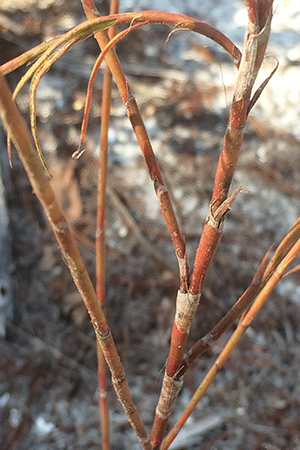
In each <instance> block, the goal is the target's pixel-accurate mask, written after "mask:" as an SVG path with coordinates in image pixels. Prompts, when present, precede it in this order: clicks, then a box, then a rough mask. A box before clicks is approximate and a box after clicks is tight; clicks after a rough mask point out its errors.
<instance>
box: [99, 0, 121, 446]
mask: <svg viewBox="0 0 300 450" xmlns="http://www.w3.org/2000/svg"><path fill="white" fill-rule="evenodd" d="M118 11H119V1H118V0H112V1H111V4H110V14H117V13H118ZM115 34H116V27H111V28H110V29H109V37H110V38H113V37H114V35H115ZM111 90H112V76H111V73H110V70H109V68H108V67H107V66H106V69H105V74H104V79H103V90H102V105H101V128H100V153H99V172H98V189H97V225H96V239H95V248H96V292H97V296H98V299H99V302H100V305H101V308H102V309H103V310H104V308H105V224H104V221H105V199H106V184H107V152H108V129H109V120H110V107H111ZM97 357H98V379H99V408H100V426H101V442H102V449H103V450H110V432H109V406H108V400H107V377H106V364H105V359H104V355H103V352H102V350H101V347H100V344H99V342H98V339H97Z"/></svg>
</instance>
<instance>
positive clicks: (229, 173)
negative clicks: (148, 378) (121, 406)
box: [150, 8, 271, 449]
mask: <svg viewBox="0 0 300 450" xmlns="http://www.w3.org/2000/svg"><path fill="white" fill-rule="evenodd" d="M270 19H271V8H270V10H269V15H268V16H267V19H266V20H265V21H264V22H263V25H261V26H260V27H259V29H258V30H254V29H253V24H252V22H251V20H250V18H249V21H248V29H247V32H246V36H245V43H244V52H243V55H242V59H241V62H240V65H239V72H238V77H237V81H236V85H235V91H234V96H233V101H232V105H231V109H230V113H229V119H228V128H227V132H226V135H225V138H224V142H223V147H222V151H221V154H220V158H219V162H218V167H217V172H216V177H215V184H214V190H213V195H212V201H211V204H210V208H209V212H208V215H207V218H206V222H205V225H204V229H203V233H202V236H201V239H200V242H199V246H198V249H197V252H196V257H195V263H194V269H193V273H192V277H191V282H190V287H189V294H190V296H192V297H195V298H197V296H200V294H201V292H202V287H203V283H204V280H205V277H206V274H207V270H208V268H209V266H210V264H211V261H212V260H213V257H214V255H215V252H216V251H217V248H218V246H219V243H220V241H221V237H222V229H223V222H224V218H225V214H226V213H227V211H228V210H229V209H230V205H231V203H232V202H233V201H234V199H235V197H236V195H237V193H238V192H239V190H238V191H236V192H235V193H233V194H232V195H230V196H229V197H228V192H229V188H230V185H231V180H232V177H233V175H234V172H235V168H236V164H237V161H238V157H239V153H240V148H241V145H242V141H243V130H244V126H245V123H246V119H247V115H248V106H249V102H250V99H251V92H252V88H253V85H254V82H255V80H256V77H257V74H258V71H259V69H260V66H261V64H262V61H263V57H264V54H265V50H266V46H267V43H268V39H269V34H270ZM198 301H199V300H198ZM187 333H188V330H185V333H182V331H181V330H180V329H179V327H178V320H176V319H175V322H174V326H173V333H172V338H171V349H170V356H174V357H170V356H169V359H168V365H167V370H166V372H167V375H168V377H169V380H170V379H173V380H174V382H175V379H176V380H178V378H177V377H176V372H178V371H179V370H180V368H181V361H180V360H179V358H180V355H183V347H184V345H185V343H186V340H187ZM169 380H168V381H169ZM166 388H167V383H165V384H163V387H162V393H161V397H160V400H159V403H158V407H157V409H156V415H155V420H154V425H153V428H152V433H151V437H150V440H151V444H152V447H153V448H154V449H157V448H159V446H160V444H161V441H162V439H163V436H164V432H165V429H166V426H167V422H168V417H169V415H170V411H171V409H172V406H171V405H170V401H168V403H167V402H165V401H164V398H165V397H166V395H165V394H164V390H165V389H166ZM169 390H170V391H172V389H170V388H169ZM175 398H176V397H175V395H174V396H173V400H172V401H173V403H174V402H175Z"/></svg>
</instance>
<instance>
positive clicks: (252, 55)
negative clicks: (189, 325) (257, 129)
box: [190, 7, 272, 295]
mask: <svg viewBox="0 0 300 450" xmlns="http://www.w3.org/2000/svg"><path fill="white" fill-rule="evenodd" d="M271 12H272V9H271V7H270V8H269V14H268V15H267V19H266V21H265V22H264V23H263V26H261V27H260V28H259V30H258V32H253V24H252V22H251V20H250V18H249V22H248V29H247V32H246V36H245V43H244V53H243V56H242V60H241V64H240V67H239V73H238V77H237V81H236V84H235V92H234V96H233V101H232V105H231V109H230V114H229V119H228V128H227V132H226V135H225V138H224V142H223V147H222V151H221V154H220V158H219V162H218V167H217V172H216V177H215V184H214V190H213V196H212V202H211V213H212V215H215V211H216V210H217V208H219V207H220V206H221V205H222V204H223V203H224V202H225V201H226V199H227V196H228V191H229V188H230V184H231V180H232V177H233V174H234V172H235V168H236V164H237V161H238V157H239V154H240V148H241V145H242V141H243V133H244V126H245V123H246V119H247V115H248V106H249V102H250V97H251V92H252V88H253V85H254V82H255V80H256V77H257V74H258V71H259V68H260V66H261V64H262V61H263V58H264V55H265V50H266V47H267V44H268V39H269V34H270V23H271ZM264 17H265V15H264ZM251 18H252V16H251ZM222 220H223V219H222V218H220V220H219V222H220V226H221V225H222V223H221V221H222ZM220 226H219V227H216V228H215V230H214V227H212V225H211V223H210V222H209V220H207V221H206V224H205V226H204V229H203V233H202V236H201V239H200V243H199V247H198V249H197V253H196V258H195V265H194V271H193V274H192V277H191V284H190V292H191V293H192V294H194V295H195V294H196V293H198V292H201V289H202V286H203V282H204V280H205V277H206V274H207V269H208V267H209V265H210V263H211V261H212V258H213V256H214V254H215V252H216V249H217V247H218V245H219V242H220V239H221V232H222V227H220Z"/></svg>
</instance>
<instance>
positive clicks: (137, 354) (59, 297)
mask: <svg viewBox="0 0 300 450" xmlns="http://www.w3.org/2000/svg"><path fill="white" fill-rule="evenodd" d="M95 3H96V5H97V7H98V8H99V11H100V12H101V14H106V13H107V11H108V9H109V4H108V2H107V1H98V2H95ZM120 3H121V5H120V8H121V12H125V11H138V10H141V9H163V10H168V11H171V12H180V13H184V14H188V15H190V16H193V17H195V18H197V19H199V20H204V21H206V22H208V23H209V24H211V25H213V26H215V27H217V28H218V29H220V31H222V32H223V33H225V34H226V35H227V36H228V37H230V38H231V39H232V40H233V41H234V43H235V44H236V45H237V46H238V47H239V48H240V49H242V45H243V37H244V32H245V27H246V23H247V15H246V11H245V5H244V2H243V1H241V0H240V1H239V0H231V1H229V0H216V1H215V2H213V5H212V2H209V1H202V2H198V1H195V0H193V1H192V0H190V1H188V0H187V1H186V2H182V1H179V0H165V1H163V0H160V1H159V2H158V1H156V0H152V1H151V2H149V1H147V0H144V1H142V0H140V1H134V0H132V1H131V0H126V1H125V0H124V1H122V0H121V2H120ZM84 20H85V16H84V13H83V10H82V7H81V2H80V1H79V0H78V1H73V2H71V3H70V2H68V1H65V0H56V1H55V0H18V1H14V0H2V1H1V5H0V64H3V63H4V62H6V61H8V60H10V59H12V58H14V57H16V56H18V55H19V54H21V53H22V52H24V51H26V50H28V49H29V48H32V47H34V46H35V45H38V44H39V43H40V42H42V41H44V40H47V39H49V38H51V37H53V36H55V35H57V34H61V33H64V32H65V31H67V30H68V29H70V28H71V27H73V26H75V25H77V24H78V23H80V22H82V21H84ZM169 33H170V29H169V28H168V27H166V26H163V25H156V26H154V25H153V26H149V25H148V26H146V27H144V28H142V29H138V30H136V31H133V32H132V33H130V35H129V36H128V37H126V38H125V39H123V40H122V41H121V42H120V43H119V44H118V47H117V52H118V55H119V57H120V60H121V63H122V66H123V69H124V72H125V74H126V76H127V78H128V81H129V83H130V86H131V89H132V91H133V93H134V95H135V96H136V100H137V102H138V104H139V107H140V109H141V112H142V115H143V118H144V120H145V124H146V127H147V130H148V133H149V136H150V139H151V142H152V145H153V148H154V151H155V153H156V156H157V159H158V161H159V165H160V168H161V170H162V173H163V176H164V179H165V181H166V184H167V185H168V188H169V190H170V192H171V195H172V199H173V203H174V208H175V211H176V213H177V215H178V220H179V223H180V226H181V229H182V232H183V235H184V236H185V239H186V244H187V249H188V255H189V260H190V266H191V267H192V264H193V260H194V256H195V252H196V249H197V246H198V242H199V236H200V235H201V231H202V227H203V224H204V221H205V217H206V214H207V209H208V205H209V201H210V198H211V194H212V187H213V179H214V173H215V169H216V164H217V160H218V155H219V152H220V149H221V145H222V138H223V136H224V133H225V130H226V123H227V116H228V109H229V106H230V101H231V97H232V92H233V87H234V83H235V77H236V68H235V67H234V64H233V62H232V61H231V60H230V58H229V56H228V55H227V54H225V52H224V51H223V50H222V49H221V48H219V47H218V46H217V45H216V44H214V43H213V42H210V41H209V40H207V39H206V38H202V37H201V36H199V35H196V34H195V35H194V34H193V33H192V32H189V31H181V32H177V33H173V34H172V35H171V36H169ZM168 37H169V39H168ZM98 52H99V51H98V47H97V44H96V41H95V40H94V39H93V38H90V39H88V40H85V41H84V42H83V43H81V44H77V45H76V46H75V47H73V48H72V49H71V50H70V51H69V52H68V53H67V54H66V55H64V56H63V57H62V58H61V59H60V60H59V61H57V62H56V63H55V64H54V66H53V67H52V68H51V70H50V71H49V72H48V73H47V74H46V75H45V76H44V78H43V80H42V81H41V83H40V86H39V88H38V95H37V121H38V132H39V137H40V139H41V143H42V149H43V152H44V155H45V159H46V162H47V165H48V167H49V169H50V171H51V173H52V174H53V180H52V185H53V189H54V190H55V193H56V195H57V198H58V200H59V202H60V204H61V206H62V208H63V210H64V212H65V214H66V216H67V218H68V221H69V223H70V224H71V226H72V229H73V230H74V233H75V236H76V239H77V241H78V246H79V248H80V251H81V253H82V256H83V258H84V261H85V263H86V265H87V268H88V270H89V273H90V275H91V278H92V280H93V281H94V280H95V277H94V272H95V257H94V235H95V219H96V186H97V176H98V171H97V158H98V153H99V125H100V121H101V117H100V113H101V109H100V103H101V93H102V91H101V90H102V76H103V75H102V74H103V71H101V72H100V74H99V75H98V77H97V80H96V85H95V89H94V96H93V103H92V110H91V116H90V121H89V128H88V135H87V137H86V140H85V145H84V148H85V149H86V152H85V153H84V155H83V156H82V157H81V158H80V159H78V160H74V159H72V157H71V155H72V154H73V152H74V151H75V150H76V149H77V147H78V143H79V137H80V126H81V120H82V116H83V108H84V102H85V97H86V88H87V83H88V79H89V75H90V72H91V69H92V67H93V63H94V61H95V58H96V57H97V55H98ZM267 53H268V55H269V56H268V57H267V58H266V59H265V62H264V64H263V67H262V71H261V73H260V75H259V80H258V85H259V84H260V83H261V82H262V81H263V80H264V79H265V78H266V77H267V76H268V75H269V74H270V72H271V71H272V70H273V68H274V67H275V65H276V59H275V58H277V59H278V61H279V68H278V70H277V72H276V74H275V75H274V77H273V78H272V80H271V82H270V83H269V85H268V86H267V88H266V89H265V91H264V92H263V94H262V96H261V98H260V99H259V101H258V103H257V105H256V106H255V108H254V110H252V112H251V115H250V117H249V121H248V124H247V128H246V131H245V139H244V144H243V147H242V153H241V157H240V161H239V165H238V169H237V172H236V175H235V178H234V181H233V189H236V188H238V187H239V186H242V187H243V189H244V190H245V191H247V192H244V193H241V194H239V196H238V197H237V199H236V201H235V202H234V204H233V206H232V211H231V212H230V213H228V215H227V217H226V221H225V228H224V235H223V239H222V243H221V245H220V248H219V250H218V252H217V254H216V257H215V259H214V262H213V264H212V266H211V268H210V270H209V273H208V276H207V280H206V283H205V286H204V292H203V296H202V299H201V303H200V307H199V311H198V314H197V317H196V320H195V323H194V326H193V328H192V330H191V334H190V339H189V342H188V348H190V347H191V345H192V344H193V343H194V342H196V341H197V340H198V339H199V338H200V337H202V336H203V335H204V334H205V333H207V332H208V331H209V330H210V329H211V328H212V327H213V326H214V325H215V324H216V323H217V321H218V320H219V319H220V318H221V317H222V316H223V315H224V314H225V313H226V312H227V311H228V309H229V308H230V307H231V306H232V305H233V304H234V302H235V301H236V300H237V299H238V298H239V296H240V295H241V294H242V293H243V291H244V290H245V289H246V288H247V287H248V285H249V283H250V282H251V279H252V277H253V275H254V273H255V271H256V270H257V268H258V266H259V264H260V262H261V260H262V258H263V256H264V254H265V253H266V251H267V250H268V249H269V248H270V246H272V245H278V244H279V242H280V241H281V239H282V238H283V237H284V236H285V234H286V233H287V231H288V229H289V228H290V226H291V225H292V224H293V222H294V221H295V220H296V218H297V217H298V215H299V197H300V174H299V167H300V154H299V150H300V129H299V119H300V117H299V116H300V106H299V105H300V84H299V79H300V5H298V3H297V2H296V1H281V2H276V3H275V5H274V17H273V26H272V35H271V39H270V45H269V48H268V52H267ZM25 70H26V67H25V68H20V69H19V70H18V71H16V72H13V73H12V74H10V75H8V76H7V79H8V82H9V84H10V87H11V89H13V88H14V87H15V86H16V84H17V82H18V80H19V79H20V77H21V76H22V75H23V74H24V73H25ZM28 89H29V88H28V86H26V87H25V88H24V89H23V90H22V92H21V94H20V95H19V100H18V105H19V107H20V109H21V111H22V113H23V114H24V116H25V117H26V118H27V120H28V110H29V105H28V92H29V91H28ZM109 140H110V148H109V169H108V170H109V172H108V196H107V219H106V225H107V226H106V243H107V276H106V286H107V305H108V306H107V317H108V321H109V324H110V327H111V329H112V333H113V336H114V338H115V340H116V343H117V347H118V350H119V352H120V355H121V357H122V361H123V362H124V365H125V369H126V373H127V376H128V380H129V384H130V387H131V389H132V394H133V397H134V400H135V401H136V404H137V406H138V408H139V411H140V413H141V415H142V418H143V420H144V421H145V424H146V426H147V427H148V429H149V431H150V428H151V425H152V420H153V414H154V410H155V406H156V402H157V400H158V396H159V392H160V386H161V381H162V372H163V369H164V363H165V360H166V358H167V354H168V346H169V337H170V330H171V326H172V320H173V315H174V308H175V298H176V292H177V289H178V286H179V282H178V270H177V267H176V258H175V254H174V250H173V247H172V243H171V240H170V237H169V236H168V232H167V228H166V226H165V223H164V221H163V218H162V216H161V213H160V209H159V206H158V202H157V199H156V197H155V194H154V190H153V187H152V183H151V181H150V178H149V176H148V173H147V169H146V167H145V164H144V161H143V157H142V155H141V152H140V150H139V147H138V144H137V142H136V140H135V137H134V134H133V132H132V129H131V126H130V123H129V121H128V118H127V114H126V108H125V106H124V105H123V103H122V100H121V99H120V96H119V94H118V91H117V89H116V87H114V89H113V105H112V117H111V130H110V135H109ZM0 155H1V173H2V177H1V180H2V182H1V183H0V196H1V199H0V216H1V217H2V219H1V220H0V229H1V232H0V249H1V263H0V282H1V283H2V284H1V286H0V308H1V311H0V312H1V320H0V327H1V329H0V332H1V334H2V337H1V340H0V423H1V426H0V442H1V443H2V448H5V449H7V450H8V449H11V450H12V449H20V450H27V449H29V448H30V449H31V450H41V449H47V450H48V449H51V448H53V449H70V450H71V449H72V450H79V449H91V450H93V449H96V448H97V449H98V448H101V438H100V431H99V425H98V424H99V411H98V393H97V360H96V347H95V338H94V333H93V329H92V326H91V324H90V321H89V318H88V315H87V313H86V311H85V307H84V305H83V303H82V301H81V298H80V296H79V294H78V293H77V291H76V288H75V286H74V284H73V281H72V279H71V277H70V275H69V273H68V270H67V267H66V266H65V264H64V262H63V260H62V257H61V253H60V251H59V249H58V247H57V244H56V242H55V240H54V237H53V236H52V233H51V231H50V230H49V227H48V224H47V221H46V218H45V216H44V213H43V212H42V209H41V207H40V205H39V203H38V201H37V200H36V198H35V196H34V195H33V193H32V189H31V187H30V185H29V182H28V179H27V176H26V174H25V173H24V170H23V168H22V165H21V163H20V161H19V159H18V156H17V153H16V151H15V150H13V157H12V162H13V170H10V169H9V166H8V161H7V155H6V142H5V136H4V133H3V132H2V130H1V135H0ZM298 263H299V261H298ZM299 281H300V278H299V274H298V273H295V274H293V275H291V276H289V277H287V278H285V279H283V280H282V281H281V283H280V284H279V286H278V288H277V289H276V291H274V292H273V294H272V295H271V297H270V299H269V301H268V302H267V304H266V305H265V306H264V308H263V310H262V311H261V312H260V314H259V315H258V316H257V317H256V318H255V320H254V321H253V323H252V325H251V328H250V329H249V330H248V331H247V333H246V335H245V336H244V338H243V339H242V341H241V342H240V344H239V346H238V347H237V349H236V350H235V351H234V352H233V354H232V355H231V357H230V359H229V360H228V362H227V363H226V364H225V366H224V368H223V369H222V370H221V372H220V373H219V374H218V376H217V378H216V380H215V382H214V383H213V385H212V386H211V388H210V389H209V390H208V392H207V395H206V396H205V397H204V399H203V401H202V402H201V403H200V404H199V405H198V407H197V409H196V411H195V412H194V414H193V416H192V417H191V419H190V420H189V422H188V423H187V425H186V431H185V434H184V437H183V438H182V439H183V440H182V441H180V438H179V439H178V441H177V442H178V444H177V445H176V441H175V442H174V446H173V448H174V449H175V448H178V449H179V448H184V449H203V450H204V449H214V450H216V449H219V450H227V449H228V450H229V449H230V450H233V449H243V450H248V449H249V450H252V449H255V450H259V449H267V450H275V449H299V447H300V432H299V430H300V418H299V408H300V388H299V386H300V384H299V381H300V380H299V378H300V351H299V341H300V321H299V317H300V288H299ZM12 306H13V308H12ZM230 331H232V330H230ZM227 338H228V335H225V336H224V337H222V338H221V339H220V341H218V342H217V344H216V345H215V346H214V347H213V348H212V349H211V350H210V351H208V352H207V353H205V354H204V355H203V356H202V357H201V359H200V360H199V361H198V362H197V363H196V364H195V365H194V367H193V368H191V370H190V371H189V372H188V374H187V376H186V379H185V383H184V387H183V389H182V392H181V394H180V397H179V399H178V401H177V405H176V411H175V412H174V414H173V416H172V421H171V423H174V421H175V420H176V419H177V418H178V417H179V415H180V414H181V413H182V411H183V410H184V408H185V405H186V404H187V402H188V401H189V399H190V397H191V395H192V394H193V392H194V390H195V388H196V387H197V386H198V384H199V383H200V382H201V380H202V378H203V376H204V375H205V373H206V371H207V370H208V368H209V367H210V366H211V364H212V363H213V361H214V360H215V359H216V357H217V355H218V354H219V352H220V350H221V349H222V348H223V346H224V344H225V342H226V340H227ZM109 392H110V395H109V403H110V407H111V435H112V448H113V449H116V450H123V449H124V450H127V449H132V448H136V449H138V448H139V446H138V444H136V442H137V439H136V437H135V435H134V433H133V432H132V430H131V428H130V426H129V424H128V423H127V421H126V418H125V416H124V414H123V411H122V408H121V406H120V404H119V402H118V401H117V399H116V396H115V394H114V392H113V390H112V387H111V385H110V381H109Z"/></svg>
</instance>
